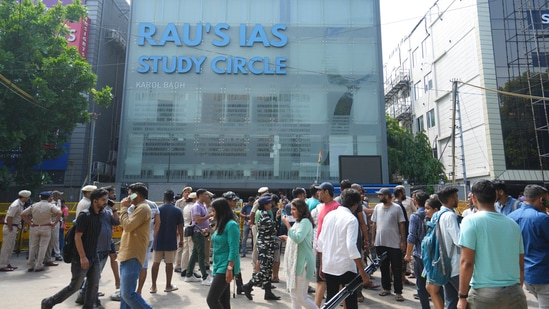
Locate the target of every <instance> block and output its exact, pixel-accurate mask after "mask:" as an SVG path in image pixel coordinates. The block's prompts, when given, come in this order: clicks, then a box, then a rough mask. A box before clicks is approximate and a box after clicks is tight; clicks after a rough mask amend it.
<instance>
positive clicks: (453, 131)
mask: <svg viewBox="0 0 549 309" xmlns="http://www.w3.org/2000/svg"><path fill="white" fill-rule="evenodd" d="M456 93H457V80H453V81H452V137H451V138H452V185H455V184H456Z"/></svg>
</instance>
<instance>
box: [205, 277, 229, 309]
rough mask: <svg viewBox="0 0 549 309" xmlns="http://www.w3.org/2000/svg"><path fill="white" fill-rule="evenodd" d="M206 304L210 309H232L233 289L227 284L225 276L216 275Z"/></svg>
mask: <svg viewBox="0 0 549 309" xmlns="http://www.w3.org/2000/svg"><path fill="white" fill-rule="evenodd" d="M206 302H207V303H208V306H209V307H210V309H231V287H230V284H228V283H227V282H225V274H215V276H214V277H213V280H212V285H210V291H208V296H207V297H206Z"/></svg>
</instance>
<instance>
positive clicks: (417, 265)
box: [414, 256, 431, 309]
mask: <svg viewBox="0 0 549 309" xmlns="http://www.w3.org/2000/svg"><path fill="white" fill-rule="evenodd" d="M422 272H423V260H422V259H421V258H420V257H417V256H414V276H416V289H417V295H418V296H419V303H420V304H421V309H430V308H431V305H430V304H429V292H427V290H426V289H425V284H426V283H427V278H425V277H423V276H422V275H421V273H422Z"/></svg>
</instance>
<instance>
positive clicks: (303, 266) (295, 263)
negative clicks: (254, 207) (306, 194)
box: [280, 199, 318, 309]
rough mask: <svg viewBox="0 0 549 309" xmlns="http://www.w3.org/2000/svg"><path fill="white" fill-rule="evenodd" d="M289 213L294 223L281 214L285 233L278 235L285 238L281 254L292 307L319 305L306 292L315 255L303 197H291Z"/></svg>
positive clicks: (309, 215) (313, 267)
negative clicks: (283, 252)
mask: <svg viewBox="0 0 549 309" xmlns="http://www.w3.org/2000/svg"><path fill="white" fill-rule="evenodd" d="M292 216H293V217H294V218H296V222H295V223H294V225H293V226H291V225H290V222H289V221H288V218H287V217H286V216H284V217H283V218H282V220H283V222H284V225H286V227H287V228H288V236H280V238H282V239H284V240H287V243H286V252H285V254H284V265H285V266H286V278H287V289H288V291H289V292H290V297H291V299H292V308H301V307H305V308H307V309H313V308H314V309H318V307H317V306H316V304H315V303H314V302H313V300H312V299H310V298H309V297H308V296H307V289H308V288H309V281H312V280H313V275H314V270H315V258H314V254H313V227H314V223H313V219H312V217H311V213H310V212H309V207H308V206H307V204H306V203H305V201H304V200H301V199H294V200H293V201H292Z"/></svg>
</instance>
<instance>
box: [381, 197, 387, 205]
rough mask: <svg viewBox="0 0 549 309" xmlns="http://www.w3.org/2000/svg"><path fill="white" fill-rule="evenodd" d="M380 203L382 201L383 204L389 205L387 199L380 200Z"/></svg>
mask: <svg viewBox="0 0 549 309" xmlns="http://www.w3.org/2000/svg"><path fill="white" fill-rule="evenodd" d="M379 201H380V202H381V203H383V204H385V203H387V198H381V199H379Z"/></svg>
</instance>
